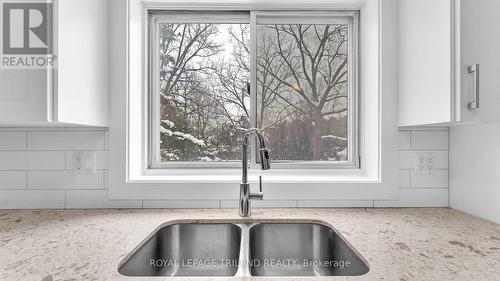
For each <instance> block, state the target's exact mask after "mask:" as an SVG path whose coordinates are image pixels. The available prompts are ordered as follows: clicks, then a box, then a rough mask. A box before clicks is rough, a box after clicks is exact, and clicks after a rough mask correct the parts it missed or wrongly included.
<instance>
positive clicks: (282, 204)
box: [221, 200, 297, 208]
mask: <svg viewBox="0 0 500 281" xmlns="http://www.w3.org/2000/svg"><path fill="white" fill-rule="evenodd" d="M251 204H252V207H254V208H295V207H297V201H295V200H254V201H252V203H251ZM221 208H238V201H237V200H221Z"/></svg>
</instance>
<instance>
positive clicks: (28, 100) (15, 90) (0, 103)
mask: <svg viewBox="0 0 500 281" xmlns="http://www.w3.org/2000/svg"><path fill="white" fill-rule="evenodd" d="M48 81H49V77H48V75H47V70H38V69H37V70H35V69H1V70H0V85H1V89H0V125H1V124H19V123H25V122H34V123H36V122H45V121H48V119H49V118H50V104H49V101H50V100H49V99H48V98H47V97H48V94H49V93H48Z"/></svg>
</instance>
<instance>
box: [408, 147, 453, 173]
mask: <svg viewBox="0 0 500 281" xmlns="http://www.w3.org/2000/svg"><path fill="white" fill-rule="evenodd" d="M420 153H431V154H433V156H434V169H448V151H445V150H437V151H431V150H425V151H399V168H400V169H404V170H413V169H414V168H415V164H416V161H417V158H416V157H417V155H419V154H420Z"/></svg>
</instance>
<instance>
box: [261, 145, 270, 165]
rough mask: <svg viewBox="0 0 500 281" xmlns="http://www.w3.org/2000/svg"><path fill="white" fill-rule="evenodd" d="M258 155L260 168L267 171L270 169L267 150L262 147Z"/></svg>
mask: <svg viewBox="0 0 500 281" xmlns="http://www.w3.org/2000/svg"><path fill="white" fill-rule="evenodd" d="M259 155H260V168H261V169H262V170H269V169H271V163H270V161H269V151H268V150H267V148H266V147H263V148H261V149H260V150H259Z"/></svg>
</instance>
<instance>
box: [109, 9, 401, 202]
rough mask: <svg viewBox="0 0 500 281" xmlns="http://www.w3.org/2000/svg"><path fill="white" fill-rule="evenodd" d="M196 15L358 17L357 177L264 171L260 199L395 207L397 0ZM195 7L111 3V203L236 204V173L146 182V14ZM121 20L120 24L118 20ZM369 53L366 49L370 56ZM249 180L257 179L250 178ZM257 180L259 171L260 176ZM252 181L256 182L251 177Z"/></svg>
mask: <svg viewBox="0 0 500 281" xmlns="http://www.w3.org/2000/svg"><path fill="white" fill-rule="evenodd" d="M198 2H199V3H200V5H199V6H196V7H197V8H199V9H200V10H210V9H212V10H221V9H223V8H227V9H232V10H238V9H243V10H276V9H279V10H283V9H285V10H304V9H308V8H309V7H311V6H313V7H315V8H317V9H321V10H335V9H341V10H360V14H361V16H362V20H361V21H360V36H359V38H360V63H361V65H360V70H359V71H360V89H359V90H360V95H361V97H360V99H361V100H362V103H361V105H360V114H359V115H360V147H363V151H361V156H362V159H363V163H362V166H361V168H360V169H346V170H342V169H338V170H331V169H329V170H293V172H290V171H289V170H286V169H285V170H276V169H275V170H270V171H266V173H265V175H264V177H263V179H264V184H265V196H266V199H275V200H276V199H290V200H297V199H325V200H326V199H336V200H363V199H365V200H376V199H395V198H397V195H398V189H397V175H398V155H397V140H398V137H397V132H398V127H397V96H396V88H397V61H396V58H395V57H396V56H394V53H395V52H396V50H397V49H396V48H397V44H396V35H395V34H396V33H397V32H396V28H397V14H396V10H397V3H396V2H397V1H396V0H318V1H317V3H316V2H314V3H311V2H307V3H304V2H302V1H296V0H294V1H292V0H288V1H286V0H282V1H280V0H278V1H273V3H268V2H267V1H264V0H253V1H248V0H232V1H231V2H229V1H225V2H220V1H219V2H218V1H202V0H198ZM193 5H194V4H193V3H189V4H185V3H182V2H172V1H168V0H163V1H156V2H144V1H142V0H129V1H122V0H111V8H112V9H114V11H116V12H115V13H113V14H112V18H111V19H110V25H111V32H110V34H111V46H110V50H111V51H110V60H111V67H112V72H111V73H112V75H111V76H112V77H111V89H110V90H111V95H112V104H113V107H111V126H110V151H109V154H110V171H109V178H110V179H109V181H110V185H109V196H110V198H113V199H167V198H168V199H191V200H196V199H217V200H224V199H226V200H227V199H236V198H237V196H238V188H237V187H238V185H237V184H238V183H239V180H240V171H239V170H226V169H199V170H195V169H187V170H188V171H184V170H182V169H169V170H168V173H166V174H162V175H151V174H150V175H148V174H147V173H145V170H144V167H147V153H148V152H147V146H146V145H144V144H145V143H146V141H147V139H146V138H145V133H146V132H147V129H146V128H147V124H148V122H147V121H148V120H147V116H145V115H144V112H146V111H145V109H146V108H147V105H146V104H145V102H146V101H145V100H144V93H145V92H144V91H147V84H148V83H147V80H146V78H147V76H146V75H145V69H146V66H147V64H146V62H147V59H148V58H147V55H146V53H147V52H145V50H144V46H143V44H142V43H143V42H144V40H147V28H146V27H147V15H146V11H147V10H148V9H153V8H156V9H165V10H172V9H178V10H186V9H189V10H192V9H193ZM124 15H126V16H124ZM368 47H369V48H368ZM254 172H255V171H254ZM258 172H259V173H260V171H258ZM250 176H251V180H253V181H255V176H254V175H253V174H252V173H251V174H250Z"/></svg>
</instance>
